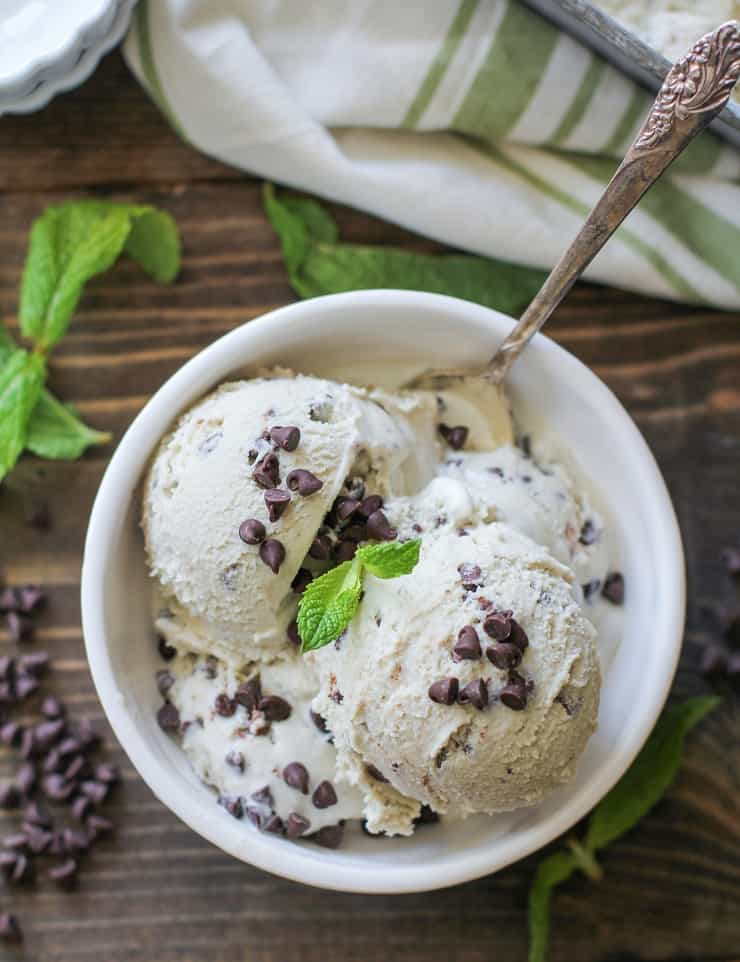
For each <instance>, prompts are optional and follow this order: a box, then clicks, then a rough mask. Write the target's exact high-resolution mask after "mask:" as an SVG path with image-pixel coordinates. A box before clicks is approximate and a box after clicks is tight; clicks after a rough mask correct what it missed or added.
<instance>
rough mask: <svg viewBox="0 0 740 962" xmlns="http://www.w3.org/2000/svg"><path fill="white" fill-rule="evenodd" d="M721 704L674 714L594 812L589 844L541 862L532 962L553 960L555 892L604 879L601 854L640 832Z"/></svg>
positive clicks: (701, 703)
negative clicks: (697, 728)
mask: <svg viewBox="0 0 740 962" xmlns="http://www.w3.org/2000/svg"><path fill="white" fill-rule="evenodd" d="M720 701H721V699H719V698H717V697H716V696H713V695H705V696H698V697H696V698H689V699H687V700H686V701H685V702H682V703H681V704H680V705H675V706H674V707H672V708H669V709H668V711H666V712H665V713H664V714H663V716H662V717H661V718H660V720H659V721H658V724H657V725H656V726H655V728H654V730H653V733H652V734H651V736H650V738H649V739H648V740H647V742H646V744H645V747H644V748H643V749H642V751H641V752H640V754H639V755H638V756H637V758H636V759H635V761H634V762H633V763H632V765H631V766H630V768H629V769H628V770H627V772H626V774H625V775H624V776H623V777H622V778H621V780H620V781H619V782H618V783H617V784H616V785H615V786H614V788H613V789H612V790H611V791H610V792H609V793H608V794H607V795H605V796H604V798H602V800H601V801H600V802H599V804H598V805H597V806H596V808H594V810H593V811H592V812H591V815H590V817H589V820H588V827H587V829H586V835H585V838H584V839H582V840H580V841H579V840H577V839H575V838H571V839H568V840H567V842H566V845H567V848H566V849H565V850H563V851H559V852H555V853H553V854H552V855H549V856H548V857H547V858H545V859H543V861H542V862H540V864H539V867H538V869H537V872H536V874H535V877H534V879H533V882H532V887H531V888H530V891H529V962H545V959H546V957H547V943H548V938H549V933H550V899H551V896H552V893H553V890H554V889H555V888H556V887H557V886H558V885H560V884H562V883H563V882H565V881H567V879H569V878H570V876H571V875H572V874H573V873H574V872H575V871H576V870H580V871H581V872H583V874H584V875H586V876H587V877H588V878H590V879H592V880H598V879H600V878H601V876H602V874H603V873H602V870H601V868H600V866H599V864H598V862H597V861H596V858H595V855H596V852H598V851H599V850H600V849H602V848H604V847H605V846H607V845H610V844H611V843H612V842H614V841H616V840H617V839H618V838H621V836H622V835H624V834H625V833H626V832H628V831H630V829H632V828H634V826H635V825H636V824H637V823H638V822H639V821H640V819H641V818H643V816H645V815H647V813H648V812H649V811H650V810H651V809H652V808H653V806H655V805H656V804H657V803H658V802H659V801H660V800H661V798H662V797H663V796H664V795H665V793H666V792H667V791H668V789H669V788H670V786H671V785H672V784H673V781H674V779H675V777H676V775H677V773H678V769H679V767H680V765H681V753H682V750H683V744H684V741H685V738H686V735H687V734H688V732H689V731H690V730H691V729H692V728H693V727H694V725H696V724H697V723H698V722H699V721H701V719H702V718H704V716H705V715H707V714H709V712H711V711H714V709H715V708H716V707H717V706H718V705H719V703H720Z"/></svg>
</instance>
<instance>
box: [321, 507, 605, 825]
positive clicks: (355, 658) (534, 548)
mask: <svg viewBox="0 0 740 962" xmlns="http://www.w3.org/2000/svg"><path fill="white" fill-rule="evenodd" d="M571 582H572V575H571V572H570V570H569V569H568V568H566V567H564V566H563V565H561V564H560V563H559V562H558V561H557V560H555V559H554V558H553V557H552V555H550V554H549V553H548V552H547V551H545V549H544V548H541V547H540V546H538V545H537V544H535V542H533V541H532V540H531V539H529V538H528V537H526V536H525V535H522V534H519V533H518V532H517V531H515V530H514V529H512V528H511V527H509V526H508V525H505V524H501V523H492V524H490V525H478V526H475V527H472V528H470V529H469V530H465V531H459V530H458V529H456V528H455V527H452V526H451V525H449V524H444V525H440V526H439V527H438V528H436V529H432V530H431V531H430V532H428V533H426V534H425V535H424V536H423V540H422V549H421V557H420V560H419V563H418V565H417V567H416V569H415V570H414V572H413V573H412V574H410V575H407V576H405V577H402V578H398V579H395V580H391V581H380V580H377V579H375V578H372V577H370V576H368V577H366V581H365V595H364V598H363V601H362V604H361V606H360V611H359V613H358V615H357V616H356V617H355V619H354V620H353V622H352V623H351V624H350V626H349V628H348V629H347V631H346V632H345V634H344V635H343V636H342V637H341V638H340V640H339V641H338V642H337V643H335V644H334V645H329V646H327V647H326V648H324V649H321V650H320V651H318V652H316V653H314V654H312V655H310V656H307V657H310V658H311V659H312V660H313V662H314V663H315V665H316V666H317V669H318V672H319V677H320V691H319V695H318V696H317V699H316V701H315V702H314V707H315V709H316V710H317V711H319V712H320V713H321V714H322V715H324V716H325V717H326V719H327V722H328V725H329V727H330V729H331V730H332V732H333V733H334V738H335V747H336V749H337V758H338V773H339V777H340V778H342V779H344V780H346V781H347V782H349V783H351V784H355V785H358V786H359V787H360V789H361V790H362V791H363V793H364V795H365V797H366V806H365V815H366V818H367V821H368V827H369V829H370V830H371V831H374V832H381V831H385V832H388V833H389V834H395V833H400V834H410V833H411V831H412V830H413V824H412V820H413V817H414V814H416V813H418V803H420V802H422V803H425V804H427V805H430V806H431V807H432V808H433V809H434V810H435V811H437V812H440V813H446V814H448V815H451V816H455V817H462V816H466V815H469V814H472V813H476V812H485V813H495V812H503V811H508V810H511V809H515V808H518V807H520V806H523V805H528V804H532V803H534V802H537V801H539V800H540V799H541V798H543V797H544V796H545V795H546V794H547V793H548V792H549V791H550V790H551V789H553V788H554V787H555V786H557V785H559V784H561V783H562V782H565V781H567V780H568V779H569V778H571V777H572V775H573V773H574V771H575V766H576V762H577V760H578V758H579V756H580V755H581V753H582V751H583V749H584V747H585V745H586V742H587V741H588V738H589V736H590V734H591V733H592V731H593V730H594V728H595V725H596V716H597V710H598V701H599V688H600V674H599V661H598V656H597V653H596V648H595V632H594V629H593V627H592V626H591V624H590V622H589V621H588V619H587V618H586V617H585V616H584V615H583V613H582V611H581V609H580V607H579V605H578V604H577V602H576V601H575V599H574V596H573V591H572V583H571ZM512 617H513V619H514V620H513V621H512V620H511V619H512ZM494 636H495V637H494ZM456 649H457V650H456ZM461 702H462V703H461ZM383 779H384V780H385V781H383ZM398 793H400V795H401V796H405V797H406V798H407V799H412V800H415V801H416V803H417V806H416V808H414V807H410V809H409V810H408V811H407V813H406V814H405V816H404V815H402V814H400V809H399V806H398V804H397V801H396V798H395V796H397V795H398ZM386 799H390V801H388V803H387V804H384V801H385V800H386Z"/></svg>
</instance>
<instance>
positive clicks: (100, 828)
mask: <svg viewBox="0 0 740 962" xmlns="http://www.w3.org/2000/svg"><path fill="white" fill-rule="evenodd" d="M85 826H86V828H87V831H88V835H89V836H90V841H91V842H94V841H95V840H96V839H98V838H101V837H102V836H104V835H110V834H111V833H112V831H113V828H114V825H113V822H111V820H110V819H109V818H104V817H103V816H102V815H89V816H88V819H87V821H86V822H85Z"/></svg>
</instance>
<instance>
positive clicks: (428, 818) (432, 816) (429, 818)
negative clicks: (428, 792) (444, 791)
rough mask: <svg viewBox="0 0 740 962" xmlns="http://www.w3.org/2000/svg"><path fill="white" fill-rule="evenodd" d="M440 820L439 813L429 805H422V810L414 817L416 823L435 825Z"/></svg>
mask: <svg viewBox="0 0 740 962" xmlns="http://www.w3.org/2000/svg"><path fill="white" fill-rule="evenodd" d="M438 821H439V815H438V814H437V813H436V812H435V811H434V809H433V808H430V807H429V806H428V805H422V806H421V811H420V812H419V814H418V815H417V816H416V818H415V819H414V825H434V824H435V823H436V822H438Z"/></svg>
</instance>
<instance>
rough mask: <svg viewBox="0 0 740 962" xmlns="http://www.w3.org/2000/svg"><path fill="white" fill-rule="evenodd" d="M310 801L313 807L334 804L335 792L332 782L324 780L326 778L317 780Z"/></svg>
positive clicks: (327, 806)
mask: <svg viewBox="0 0 740 962" xmlns="http://www.w3.org/2000/svg"><path fill="white" fill-rule="evenodd" d="M311 801H312V802H313V804H314V808H330V807H331V806H332V805H336V804H337V793H336V792H335V791H334V786H333V785H332V783H331V782H328V781H326V779H325V780H324V781H323V782H319V784H318V785H317V786H316V788H315V789H314V793H313V795H312V796H311Z"/></svg>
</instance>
